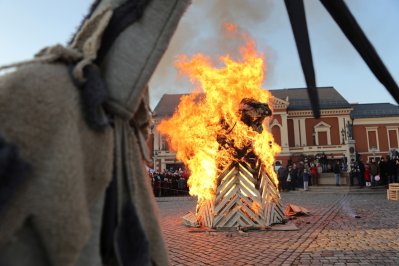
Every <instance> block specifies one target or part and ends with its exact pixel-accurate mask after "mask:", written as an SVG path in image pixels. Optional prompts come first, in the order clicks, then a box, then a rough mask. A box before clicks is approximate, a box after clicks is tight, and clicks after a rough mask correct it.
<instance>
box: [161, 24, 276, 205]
mask: <svg viewBox="0 0 399 266" xmlns="http://www.w3.org/2000/svg"><path fill="white" fill-rule="evenodd" d="M228 25H229V27H230V29H233V28H234V27H233V26H235V25H233V24H228ZM242 36H243V37H244V39H245V42H246V45H245V46H244V47H242V48H241V49H240V54H241V57H242V58H241V59H240V60H233V59H232V58H231V57H230V56H229V55H225V56H222V57H220V58H219V60H220V61H221V62H222V67H215V66H214V65H213V64H212V62H211V59H210V58H209V57H206V56H205V55H202V54H196V55H194V56H193V57H192V58H191V59H189V58H188V57H187V56H185V55H182V56H180V57H179V58H178V60H177V62H176V67H177V68H178V69H179V71H180V73H182V74H185V75H187V76H188V77H189V78H190V79H191V81H192V82H193V83H196V85H197V88H198V89H197V90H196V92H194V93H192V94H190V95H186V96H183V97H182V98H181V101H180V103H179V106H178V107H177V110H176V112H175V113H174V115H173V116H172V118H170V119H169V120H163V121H162V122H161V124H160V125H159V127H158V130H159V131H160V132H161V134H164V135H166V136H167V137H168V139H169V142H170V145H171V148H172V149H173V150H175V151H176V157H177V159H179V160H181V161H183V162H184V164H185V165H186V166H188V168H189V169H190V172H191V176H190V177H189V180H188V185H189V187H190V194H191V195H193V196H198V199H199V200H200V199H213V198H214V195H215V190H216V179H217V175H218V173H219V172H218V169H220V168H221V167H222V168H223V167H227V166H228V165H229V164H230V163H231V162H232V160H233V156H232V154H230V153H229V151H228V150H226V149H220V145H219V143H218V141H217V136H218V135H220V134H226V129H225V128H223V125H222V124H221V121H224V122H226V124H227V125H231V126H232V127H231V131H230V132H228V138H229V140H232V141H234V146H235V147H237V148H239V149H240V148H243V147H245V146H246V145H248V143H252V147H253V150H254V152H255V154H256V155H257V156H258V158H259V159H260V160H261V161H262V163H263V165H264V167H265V169H264V170H265V171H266V172H267V173H268V175H269V176H271V177H272V178H273V180H274V182H275V183H276V184H277V183H278V181H277V177H276V174H275V172H274V170H273V167H272V165H273V162H274V157H275V155H276V154H277V153H278V152H280V147H279V146H278V145H277V144H276V143H274V139H273V136H272V134H271V133H270V132H269V131H267V129H268V127H267V126H264V130H263V132H262V133H261V134H259V133H258V132H256V131H254V130H253V129H252V128H250V127H248V126H247V125H245V124H244V123H243V122H242V121H241V120H240V114H239V106H240V102H241V100H242V99H243V98H253V99H255V100H257V101H259V102H262V103H268V102H269V100H270V92H268V91H266V90H264V89H262V81H263V78H264V70H265V66H264V56H263V54H258V52H257V51H256V49H255V48H256V47H255V42H254V40H252V39H251V38H250V37H248V35H245V34H244V35H242ZM200 89H202V90H203V91H204V92H205V93H199V90H200ZM270 107H271V106H270ZM266 123H268V121H266ZM233 125H234V126H233ZM271 144H272V145H271Z"/></svg>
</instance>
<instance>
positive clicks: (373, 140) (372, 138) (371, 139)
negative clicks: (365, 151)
mask: <svg viewBox="0 0 399 266" xmlns="http://www.w3.org/2000/svg"><path fill="white" fill-rule="evenodd" d="M367 139H368V144H369V150H371V149H372V148H375V149H377V148H378V143H377V131H376V130H370V131H367Z"/></svg>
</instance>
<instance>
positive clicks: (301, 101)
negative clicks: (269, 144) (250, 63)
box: [154, 87, 352, 117]
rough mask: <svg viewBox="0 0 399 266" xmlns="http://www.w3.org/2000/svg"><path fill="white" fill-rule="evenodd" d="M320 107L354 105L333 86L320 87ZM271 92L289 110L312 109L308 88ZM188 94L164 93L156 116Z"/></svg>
mask: <svg viewBox="0 0 399 266" xmlns="http://www.w3.org/2000/svg"><path fill="white" fill-rule="evenodd" d="M317 89H318V93H319V102H320V109H333V108H351V107H352V106H351V105H350V104H349V103H348V101H347V100H345V98H344V97H342V95H341V94H339V93H338V91H337V90H336V89H334V88H333V87H319V88H317ZM270 92H271V94H272V95H273V96H274V97H276V98H280V99H282V100H286V98H287V97H288V101H289V103H290V105H289V106H288V110H310V109H311V105H310V100H309V97H308V93H307V90H306V88H296V89H280V90H270ZM183 95H187V94H164V95H163V96H162V98H161V100H160V101H159V102H158V104H157V106H156V107H155V109H154V116H155V117H157V116H159V117H164V116H172V114H173V113H174V112H175V110H176V107H177V106H178V104H179V102H180V98H181V97H182V96H183Z"/></svg>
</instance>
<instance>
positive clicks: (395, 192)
mask: <svg viewBox="0 0 399 266" xmlns="http://www.w3.org/2000/svg"><path fill="white" fill-rule="evenodd" d="M387 198H388V200H399V183H391V184H389V189H388V190H387Z"/></svg>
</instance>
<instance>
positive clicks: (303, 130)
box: [299, 118, 308, 146]
mask: <svg viewBox="0 0 399 266" xmlns="http://www.w3.org/2000/svg"><path fill="white" fill-rule="evenodd" d="M299 123H300V128H301V133H300V137H301V144H302V146H307V145H308V144H307V141H306V126H305V118H301V119H300V120H299Z"/></svg>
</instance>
